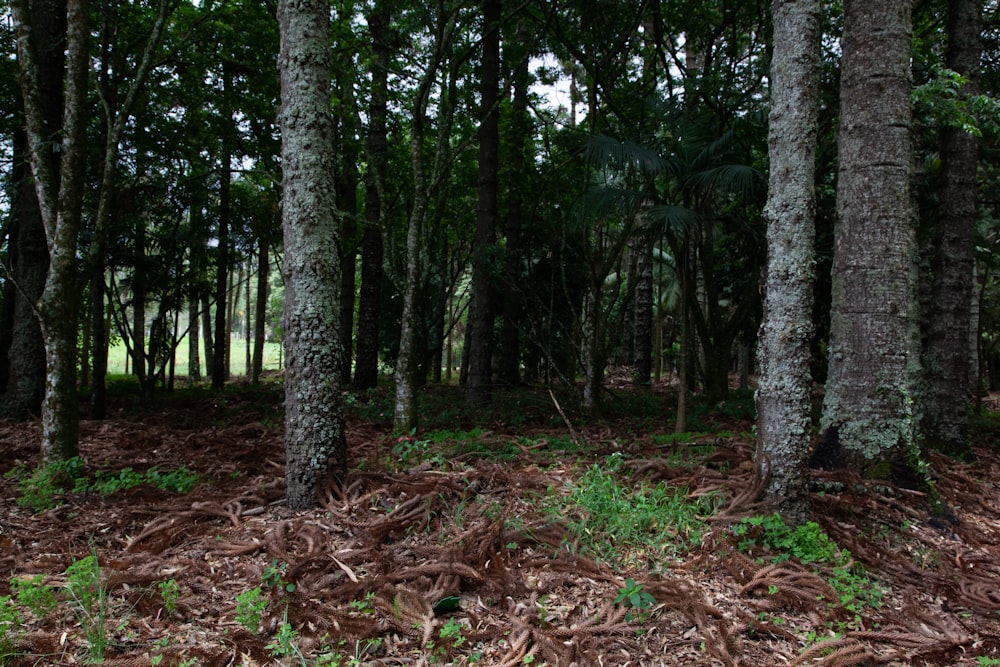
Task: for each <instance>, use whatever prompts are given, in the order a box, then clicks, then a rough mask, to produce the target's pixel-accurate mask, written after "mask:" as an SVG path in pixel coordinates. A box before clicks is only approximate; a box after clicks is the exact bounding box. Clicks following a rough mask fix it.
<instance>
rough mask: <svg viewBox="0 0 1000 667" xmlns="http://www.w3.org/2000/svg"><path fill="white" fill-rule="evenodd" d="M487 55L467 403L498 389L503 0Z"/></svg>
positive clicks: (490, 22)
mask: <svg viewBox="0 0 1000 667" xmlns="http://www.w3.org/2000/svg"><path fill="white" fill-rule="evenodd" d="M482 11H483V59H482V65H481V67H480V77H479V99H480V108H481V109H482V119H481V121H480V124H479V186H478V195H479V205H478V207H477V209H476V235H475V239H474V241H473V250H472V302H471V304H470V306H469V333H470V335H469V348H468V351H467V352H468V355H469V378H468V383H467V384H466V387H465V398H466V403H468V404H469V405H470V406H472V407H481V406H484V405H487V404H489V402H490V401H491V400H492V392H493V298H492V295H493V282H494V280H495V277H494V275H493V274H494V269H493V257H494V255H495V251H496V227H497V170H498V168H499V150H500V129H499V128H500V125H499V122H500V107H499V104H498V96H499V86H500V15H501V14H500V0H484V1H483V5H482Z"/></svg>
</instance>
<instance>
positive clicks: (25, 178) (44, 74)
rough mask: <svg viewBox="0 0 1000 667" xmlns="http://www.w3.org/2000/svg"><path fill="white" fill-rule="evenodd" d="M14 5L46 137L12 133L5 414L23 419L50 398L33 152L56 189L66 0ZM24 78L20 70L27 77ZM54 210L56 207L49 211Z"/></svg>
mask: <svg viewBox="0 0 1000 667" xmlns="http://www.w3.org/2000/svg"><path fill="white" fill-rule="evenodd" d="M12 10H13V11H14V12H15V14H14V16H15V20H17V19H18V14H17V12H22V14H21V15H20V20H21V21H30V26H28V25H21V26H20V29H22V30H28V31H29V33H30V35H31V43H30V44H29V43H28V42H24V43H21V42H18V46H19V48H20V49H22V50H23V49H25V48H27V49H31V51H30V53H29V52H25V53H21V52H19V54H18V61H19V65H20V66H21V68H22V70H23V69H24V68H25V67H27V66H30V67H33V68H34V69H35V71H34V73H33V76H34V78H35V81H34V84H33V85H34V87H35V92H36V93H37V96H38V98H40V99H37V100H35V101H34V103H36V104H37V105H38V106H37V107H36V108H35V109H34V113H35V114H36V116H37V118H35V121H36V123H37V131H38V132H40V133H42V135H43V136H42V137H41V138H35V137H33V136H32V132H31V128H30V127H29V129H28V133H27V134H25V133H23V132H21V131H16V132H15V133H14V154H15V158H16V159H15V162H14V165H15V166H14V177H15V178H14V184H15V185H14V187H15V188H16V192H17V195H16V197H15V201H14V205H13V206H12V207H11V215H12V225H11V230H10V239H9V246H8V247H9V248H10V254H9V256H8V261H9V262H10V266H9V267H8V270H10V271H11V275H13V289H12V293H13V294H14V295H15V296H14V298H13V299H12V301H11V304H12V305H13V313H12V316H13V319H12V323H11V331H10V347H9V349H8V350H5V352H6V353H7V359H8V362H9V366H8V371H9V377H8V381H7V383H6V386H5V395H4V401H3V406H4V407H3V410H2V411H0V416H3V417H13V418H17V419H23V418H26V417H27V416H28V415H32V414H33V415H37V414H39V412H40V411H41V408H42V400H43V398H44V396H45V365H46V361H45V346H44V344H43V342H42V331H41V327H40V325H39V323H38V317H37V313H36V304H37V303H38V300H39V299H40V298H41V296H42V291H43V290H44V289H45V279H46V276H47V274H48V270H49V249H48V246H47V237H46V225H45V222H44V216H43V214H42V210H41V208H40V207H41V205H42V202H41V201H40V199H39V194H38V191H37V190H36V187H37V186H38V185H39V184H38V182H37V180H36V179H37V175H36V173H35V171H36V170H35V169H34V168H33V161H34V160H35V159H36V156H35V155H33V152H34V150H35V149H34V146H33V143H35V142H36V141H42V142H45V143H46V145H44V146H40V147H39V148H40V150H41V151H42V153H43V154H42V155H41V156H39V157H38V158H37V159H41V160H44V161H45V163H46V165H45V166H46V167H47V169H48V170H49V171H50V172H51V174H52V176H51V178H52V180H53V182H52V184H51V186H52V188H58V187H59V160H58V157H57V155H58V154H57V153H55V152H54V151H52V150H51V146H49V145H48V142H51V140H52V139H51V138H52V137H56V136H58V134H59V132H60V129H61V127H62V114H63V69H64V65H65V56H64V50H65V47H66V1H65V0H23V1H22V2H18V3H15V4H14V5H12ZM26 56H28V57H30V58H31V60H30V65H29V63H28V62H25V57H26ZM23 77H24V75H23V74H22V81H23ZM28 83H29V85H30V82H28ZM23 85H24V84H23V83H22V86H23ZM20 102H21V104H22V105H23V106H24V107H25V112H26V113H30V112H31V111H30V110H29V107H30V105H31V104H32V103H33V101H32V100H28V99H26V98H25V92H24V91H22V94H21V96H20ZM46 148H48V150H46ZM21 165H24V166H25V167H26V168H25V167H22V166H21ZM52 204H53V205H54V202H52ZM54 213H55V212H54V211H53V212H50V213H49V215H54ZM6 303H7V302H6V301H5V304H6Z"/></svg>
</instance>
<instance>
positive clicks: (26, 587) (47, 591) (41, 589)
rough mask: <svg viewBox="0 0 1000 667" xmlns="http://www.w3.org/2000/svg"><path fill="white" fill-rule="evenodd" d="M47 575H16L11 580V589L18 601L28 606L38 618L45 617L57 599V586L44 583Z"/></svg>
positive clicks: (23, 605)
mask: <svg viewBox="0 0 1000 667" xmlns="http://www.w3.org/2000/svg"><path fill="white" fill-rule="evenodd" d="M44 581H45V575H42V574H39V575H35V576H34V577H31V578H30V579H22V578H20V577H14V578H12V579H11V580H10V590H11V592H12V593H14V595H15V596H17V602H18V604H20V605H21V606H22V607H27V608H28V609H30V610H31V613H32V614H34V615H35V617H36V618H39V619H42V618H45V617H46V616H47V615H48V614H49V612H50V611H52V610H53V609H54V608H55V606H56V604H57V602H58V600H56V592H55V588H53V587H52V586H48V585H46V584H45V583H44Z"/></svg>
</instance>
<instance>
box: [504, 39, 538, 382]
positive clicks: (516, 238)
mask: <svg viewBox="0 0 1000 667" xmlns="http://www.w3.org/2000/svg"><path fill="white" fill-rule="evenodd" d="M516 41H517V43H519V44H522V45H523V44H526V43H527V42H528V30H527V27H526V26H525V25H524V24H523V23H522V24H520V25H518V29H517V40H516ZM506 50H507V47H506V46H505V53H506ZM518 55H519V56H520V60H518V62H517V63H516V65H515V66H514V73H513V81H512V84H513V88H514V100H513V102H512V104H511V116H512V117H511V130H510V134H509V135H508V136H509V137H510V143H511V152H510V155H509V157H508V158H507V160H506V162H507V164H508V171H507V179H508V185H507V192H508V193H509V195H508V199H507V214H506V216H505V217H504V234H505V236H506V244H505V246H504V248H505V254H504V280H503V325H502V329H501V334H500V341H501V342H500V349H501V354H500V368H499V369H498V373H499V376H500V378H501V379H502V380H503V382H504V383H506V384H507V385H508V386H511V387H514V386H517V385H518V384H520V382H521V319H522V309H523V306H522V303H521V289H522V280H521V273H522V269H521V262H522V259H523V250H522V241H521V228H522V217H523V216H524V197H523V194H522V188H523V187H524V185H525V184H526V183H527V179H528V178H530V171H529V170H531V169H533V167H534V165H533V163H532V160H531V159H530V158H529V156H528V151H529V150H530V148H529V144H530V141H531V132H532V127H533V126H532V119H531V115H530V114H529V113H528V87H529V86H528V60H529V59H528V58H527V57H525V56H524V55H522V54H518Z"/></svg>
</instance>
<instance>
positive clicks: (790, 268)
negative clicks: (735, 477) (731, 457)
mask: <svg viewBox="0 0 1000 667" xmlns="http://www.w3.org/2000/svg"><path fill="white" fill-rule="evenodd" d="M771 15H772V20H773V22H774V55H773V56H772V61H771V110H770V124H769V130H768V135H769V138H768V144H769V146H768V156H769V158H770V162H771V166H770V176H769V181H770V182H769V185H768V199H767V207H766V209H765V217H766V218H767V245H768V253H767V268H766V274H765V295H764V319H763V322H762V323H761V327H760V334H759V336H760V338H759V346H760V350H759V359H760V379H759V384H758V389H757V466H758V469H759V470H760V471H761V473H762V476H765V477H766V478H767V479H768V483H767V487H766V489H765V495H766V496H767V497H769V498H772V499H775V500H777V501H778V502H779V504H780V507H781V511H782V514H783V515H784V516H785V517H786V519H788V520H789V522H790V523H803V522H804V521H805V520H806V519H807V518H808V517H809V515H810V509H809V476H808V471H807V470H806V466H805V463H806V458H807V456H808V452H809V445H810V442H811V438H812V419H811V408H812V404H811V392H812V375H811V373H810V363H809V361H810V356H811V349H810V347H811V344H812V333H813V327H812V306H813V282H814V275H813V270H814V269H813V239H814V236H815V222H814V216H815V207H816V203H815V202H816V195H815V184H814V172H815V159H816V144H817V116H818V111H819V64H820V63H819V60H820V5H819V1H818V0H774V2H773V4H772V9H771Z"/></svg>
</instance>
